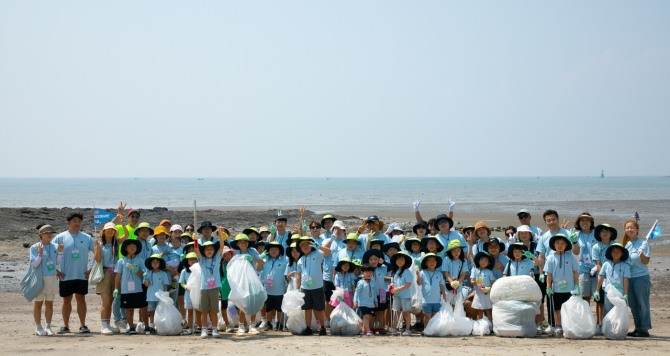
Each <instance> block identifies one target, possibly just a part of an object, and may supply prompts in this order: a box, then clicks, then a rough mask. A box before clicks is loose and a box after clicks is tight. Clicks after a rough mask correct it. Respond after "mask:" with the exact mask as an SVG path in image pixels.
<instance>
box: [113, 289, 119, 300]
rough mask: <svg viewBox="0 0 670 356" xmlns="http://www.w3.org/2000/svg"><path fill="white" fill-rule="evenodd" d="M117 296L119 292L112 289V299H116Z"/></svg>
mask: <svg viewBox="0 0 670 356" xmlns="http://www.w3.org/2000/svg"><path fill="white" fill-rule="evenodd" d="M118 296H119V290H118V289H114V293H112V297H114V298H117V297H118Z"/></svg>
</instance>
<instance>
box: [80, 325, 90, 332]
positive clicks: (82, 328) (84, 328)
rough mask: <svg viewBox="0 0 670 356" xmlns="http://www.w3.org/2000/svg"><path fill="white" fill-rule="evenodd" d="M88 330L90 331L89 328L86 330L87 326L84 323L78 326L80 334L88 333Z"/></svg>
mask: <svg viewBox="0 0 670 356" xmlns="http://www.w3.org/2000/svg"><path fill="white" fill-rule="evenodd" d="M90 332H91V330H88V327H87V326H86V325H84V326H82V327H80V328H79V333H80V334H88V333H90Z"/></svg>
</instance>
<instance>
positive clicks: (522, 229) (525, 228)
mask: <svg viewBox="0 0 670 356" xmlns="http://www.w3.org/2000/svg"><path fill="white" fill-rule="evenodd" d="M520 232H530V233H532V231H530V226H528V225H521V226H519V227H517V228H516V233H517V234H518V233H520Z"/></svg>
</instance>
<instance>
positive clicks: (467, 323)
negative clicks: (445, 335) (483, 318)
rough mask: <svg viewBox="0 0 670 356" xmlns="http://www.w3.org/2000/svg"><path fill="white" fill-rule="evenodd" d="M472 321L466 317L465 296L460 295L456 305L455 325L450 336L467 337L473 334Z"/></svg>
mask: <svg viewBox="0 0 670 356" xmlns="http://www.w3.org/2000/svg"><path fill="white" fill-rule="evenodd" d="M472 324H473V322H472V319H470V318H468V317H466V316H465V308H464V307H463V295H462V294H459V295H458V297H457V299H456V304H455V305H454V325H453V326H452V328H451V332H450V333H449V335H452V336H466V335H470V334H472Z"/></svg>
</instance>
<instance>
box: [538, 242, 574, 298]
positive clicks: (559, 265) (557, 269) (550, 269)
mask: <svg viewBox="0 0 670 356" xmlns="http://www.w3.org/2000/svg"><path fill="white" fill-rule="evenodd" d="M577 270H579V265H578V264H577V259H575V255H573V254H572V252H570V251H565V252H564V253H562V254H556V253H554V254H551V255H549V257H547V262H546V263H545V266H544V271H545V272H546V273H547V274H549V273H551V289H553V290H554V292H556V293H570V292H571V291H572V290H573V289H574V288H575V282H576V281H575V278H574V273H573V272H574V271H577Z"/></svg>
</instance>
